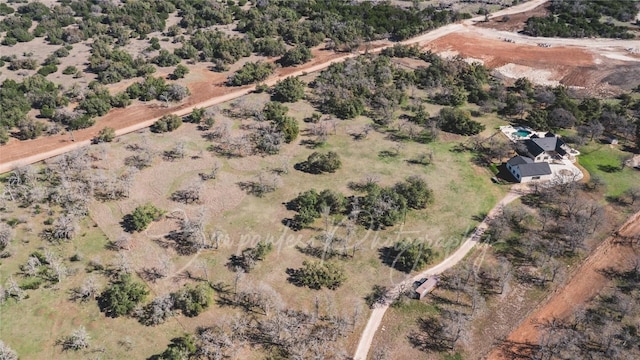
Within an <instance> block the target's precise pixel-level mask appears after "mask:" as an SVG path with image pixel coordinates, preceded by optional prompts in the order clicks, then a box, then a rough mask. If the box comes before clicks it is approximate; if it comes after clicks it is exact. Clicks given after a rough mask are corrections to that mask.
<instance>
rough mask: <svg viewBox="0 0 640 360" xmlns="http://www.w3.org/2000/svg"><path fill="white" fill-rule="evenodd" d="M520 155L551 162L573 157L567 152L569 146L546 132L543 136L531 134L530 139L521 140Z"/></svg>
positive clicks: (536, 160) (538, 160)
mask: <svg viewBox="0 0 640 360" xmlns="http://www.w3.org/2000/svg"><path fill="white" fill-rule="evenodd" d="M522 143H523V145H524V147H523V153H522V155H524V156H526V157H528V158H530V159H531V160H533V161H534V162H552V161H554V160H563V159H569V160H571V158H573V155H571V154H570V153H569V150H570V148H569V147H568V146H567V145H566V144H565V143H564V141H562V139H560V138H559V137H557V136H555V135H554V134H552V133H547V134H546V135H545V137H538V136H536V135H534V136H532V137H531V138H530V139H526V140H524V141H522Z"/></svg>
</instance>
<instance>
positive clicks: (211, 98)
mask: <svg viewBox="0 0 640 360" xmlns="http://www.w3.org/2000/svg"><path fill="white" fill-rule="evenodd" d="M382 45H383V44H378V47H380V46H382ZM313 55H314V58H313V60H312V61H310V62H308V63H306V64H304V65H302V66H297V67H289V68H279V69H277V71H276V75H275V76H272V77H270V78H269V79H268V80H267V81H266V82H265V83H267V84H274V83H275V82H276V81H277V80H280V79H284V78H285V77H287V76H288V75H291V74H294V73H300V72H302V71H304V70H305V69H309V70H310V71H313V69H314V68H316V67H318V66H319V65H321V64H324V63H326V62H328V61H337V60H340V59H344V58H347V57H350V56H352V54H346V53H336V52H333V51H327V50H322V49H314V50H313ZM274 60H275V59H272V61H274ZM192 75H195V77H196V78H197V79H198V80H197V81H194V82H191V83H190V84H188V87H189V90H190V91H191V96H189V97H188V98H187V99H186V101H184V102H183V103H181V104H179V105H177V106H173V107H165V106H163V105H162V104H160V103H159V102H157V101H152V102H149V103H134V105H131V106H129V107H127V108H124V109H113V110H111V111H110V112H109V113H108V114H107V115H105V116H103V117H102V118H100V119H98V120H97V121H96V123H97V125H96V126H92V127H90V128H87V129H82V130H77V131H74V132H73V139H72V137H71V135H70V134H69V133H64V134H58V135H53V136H47V137H41V138H37V139H34V140H25V141H19V140H16V139H11V140H10V141H9V143H8V144H6V145H3V146H2V147H1V148H0V165H3V166H0V173H2V172H5V171H9V170H11V169H12V168H13V167H14V166H12V165H13V164H12V162H14V161H16V160H20V159H22V160H23V161H24V163H25V164H29V163H32V162H34V161H37V160H42V159H44V158H47V157H51V156H55V155H59V154H62V153H64V152H66V151H70V150H72V149H74V148H78V147H79V146H83V145H88V144H89V142H90V140H91V139H92V138H94V137H95V136H96V135H97V134H98V132H99V131H100V130H101V129H102V128H105V127H111V128H114V129H116V134H117V135H121V134H124V133H127V132H130V131H132V130H131V129H132V128H144V127H145V126H149V125H151V123H152V122H153V121H154V120H155V119H157V118H159V117H161V116H162V115H165V114H169V113H176V114H178V115H181V116H182V115H186V114H188V113H190V111H191V109H192V108H193V107H194V106H200V107H208V106H211V105H213V104H215V103H219V102H223V101H226V100H229V99H232V98H235V97H237V96H240V95H242V94H244V93H248V92H249V91H250V90H251V89H253V88H254V86H253V85H247V86H243V87H227V86H225V85H224V82H225V81H226V79H227V76H229V74H228V73H216V72H212V71H208V70H206V69H203V68H196V69H194V74H192ZM190 76H191V75H190ZM119 85H120V84H116V85H115V86H119ZM235 94H239V95H235ZM134 131H135V130H134ZM43 154H49V156H45V157H43Z"/></svg>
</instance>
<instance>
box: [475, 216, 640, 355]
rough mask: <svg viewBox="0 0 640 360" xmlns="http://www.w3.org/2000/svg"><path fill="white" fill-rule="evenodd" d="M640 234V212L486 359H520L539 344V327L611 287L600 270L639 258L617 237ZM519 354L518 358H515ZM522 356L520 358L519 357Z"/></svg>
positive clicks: (566, 313) (564, 316) (600, 247)
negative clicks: (620, 242)
mask: <svg viewBox="0 0 640 360" xmlns="http://www.w3.org/2000/svg"><path fill="white" fill-rule="evenodd" d="M638 235H640V212H638V213H636V214H635V215H634V216H632V217H631V218H630V219H629V220H628V221H627V222H626V223H625V224H624V225H623V226H622V227H621V228H620V229H619V230H618V234H617V235H612V236H610V237H609V238H608V239H607V240H605V241H604V242H603V243H602V244H601V245H600V246H598V247H597V248H596V249H595V250H594V252H593V253H592V254H591V255H590V256H589V257H588V258H587V259H586V260H585V261H584V262H583V263H582V264H581V265H580V267H579V268H578V269H576V271H575V274H574V275H573V277H572V278H571V279H570V280H569V281H568V283H567V284H566V285H565V286H563V287H561V288H559V289H558V290H556V292H555V293H554V294H553V295H551V297H550V298H549V299H548V301H547V302H546V303H544V304H543V305H542V306H541V307H539V308H538V309H537V310H536V311H535V312H533V313H532V314H530V315H529V316H528V317H527V318H526V319H525V320H524V321H522V322H521V323H520V325H519V326H518V327H517V328H516V329H515V330H514V331H512V332H511V334H510V335H509V336H508V337H507V341H506V344H508V345H507V347H506V348H505V347H498V348H494V350H493V351H492V352H491V353H490V354H489V356H488V357H487V359H490V360H503V359H513V358H520V356H524V357H525V358H528V357H527V356H528V355H529V354H527V352H528V351H530V350H529V348H530V347H529V345H531V344H537V343H538V341H539V339H540V335H541V333H540V331H539V329H538V327H537V325H536V324H542V323H544V322H545V321H548V320H551V319H553V318H557V319H564V318H567V317H569V316H570V315H571V314H573V313H574V311H575V310H577V309H579V308H580V307H582V306H584V305H585V304H586V303H587V302H588V301H589V300H591V299H593V297H595V296H596V295H597V294H598V293H599V292H600V291H601V290H602V289H604V288H605V287H606V286H608V285H609V284H610V282H611V281H610V280H609V279H607V278H606V277H605V276H604V275H602V273H601V272H600V270H602V269H605V268H610V267H625V266H627V265H628V264H630V263H631V262H632V261H635V260H637V259H638V252H637V250H635V249H632V248H631V247H629V246H624V245H620V244H616V243H615V242H616V238H617V236H624V237H633V236H638ZM516 354H517V355H516ZM518 355H519V356H518Z"/></svg>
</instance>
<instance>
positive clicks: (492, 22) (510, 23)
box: [476, 3, 549, 32]
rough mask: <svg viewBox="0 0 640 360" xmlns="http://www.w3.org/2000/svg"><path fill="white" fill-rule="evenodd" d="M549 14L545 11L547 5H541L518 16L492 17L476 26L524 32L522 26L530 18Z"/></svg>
mask: <svg viewBox="0 0 640 360" xmlns="http://www.w3.org/2000/svg"><path fill="white" fill-rule="evenodd" d="M548 14H549V10H547V4H546V3H545V4H542V5H540V6H538V7H537V8H535V9H533V10H529V11H525V12H522V13H519V14H513V15H506V16H494V17H492V18H490V19H488V20H489V21H486V22H479V23H477V24H476V26H479V27H483V28H489V29H496V30H505V31H513V32H519V31H522V30H524V25H525V23H526V22H527V19H529V18H530V17H532V16H538V17H543V16H547V15H548Z"/></svg>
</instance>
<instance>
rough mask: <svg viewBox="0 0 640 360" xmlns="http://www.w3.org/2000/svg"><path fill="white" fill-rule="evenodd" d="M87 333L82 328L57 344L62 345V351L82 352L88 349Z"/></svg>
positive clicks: (88, 339)
mask: <svg viewBox="0 0 640 360" xmlns="http://www.w3.org/2000/svg"><path fill="white" fill-rule="evenodd" d="M90 340H91V338H90V337H89V333H88V332H87V329H85V327H84V326H81V327H79V328H77V329H75V330H74V331H73V332H72V333H71V335H69V336H66V337H64V338H62V339H60V340H58V344H60V345H62V349H63V350H73V351H77V350H82V349H86V348H88V347H89V341H90Z"/></svg>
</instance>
